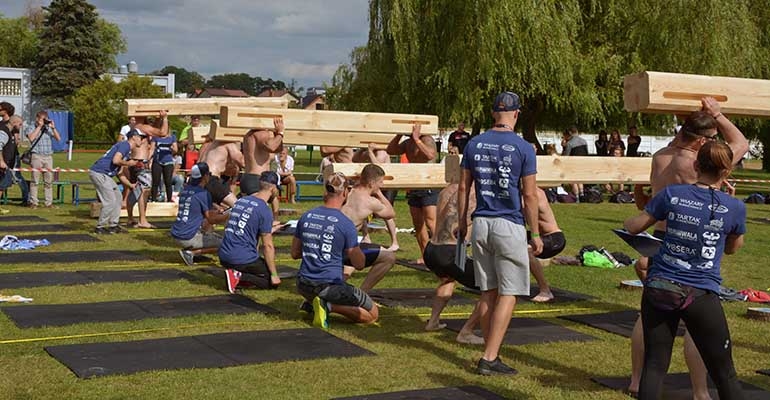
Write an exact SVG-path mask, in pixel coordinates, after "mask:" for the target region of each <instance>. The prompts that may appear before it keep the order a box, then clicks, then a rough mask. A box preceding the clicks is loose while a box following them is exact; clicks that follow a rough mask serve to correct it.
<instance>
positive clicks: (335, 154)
mask: <svg viewBox="0 0 770 400" xmlns="http://www.w3.org/2000/svg"><path fill="white" fill-rule="evenodd" d="M353 154H354V153H353V149H351V148H350V147H335V146H321V155H322V156H324V157H329V160H330V161H331V162H333V163H352V162H353Z"/></svg>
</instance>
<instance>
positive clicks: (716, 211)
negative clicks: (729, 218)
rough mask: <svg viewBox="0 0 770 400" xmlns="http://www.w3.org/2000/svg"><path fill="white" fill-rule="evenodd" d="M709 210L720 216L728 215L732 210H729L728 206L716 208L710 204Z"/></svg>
mask: <svg viewBox="0 0 770 400" xmlns="http://www.w3.org/2000/svg"><path fill="white" fill-rule="evenodd" d="M709 210H711V211H713V212H715V213H719V214H726V213H727V212H728V211H730V209H729V208H727V206H723V205H721V204H719V205H717V206H716V207H715V206H714V204H709Z"/></svg>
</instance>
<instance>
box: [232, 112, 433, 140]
mask: <svg viewBox="0 0 770 400" xmlns="http://www.w3.org/2000/svg"><path fill="white" fill-rule="evenodd" d="M219 114H220V120H221V122H222V126H226V127H228V128H254V129H273V118H276V117H281V118H283V123H284V129H285V130H287V131H289V130H294V131H331V132H353V133H380V134H386V135H394V134H397V133H402V134H411V132H412V126H413V125H414V124H421V125H422V126H421V130H420V132H421V133H422V134H424V135H436V134H438V117H437V116H435V115H415V114H389V113H368V112H353V111H325V110H299V109H285V110H284V109H281V110H278V109H264V108H259V107H234V106H225V107H222V110H221V111H220V113H219Z"/></svg>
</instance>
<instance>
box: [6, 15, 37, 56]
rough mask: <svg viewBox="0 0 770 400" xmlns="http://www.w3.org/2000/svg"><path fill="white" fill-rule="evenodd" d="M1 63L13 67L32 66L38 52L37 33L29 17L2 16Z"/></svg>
mask: <svg viewBox="0 0 770 400" xmlns="http://www.w3.org/2000/svg"><path fill="white" fill-rule="evenodd" d="M0 37H1V38H3V39H2V41H0V65H2V66H4V67H11V68H30V67H32V65H33V63H34V60H35V55H36V54H37V43H38V39H37V35H36V34H35V32H34V31H33V30H32V29H31V27H30V22H29V19H28V18H27V17H19V18H3V17H2V16H0Z"/></svg>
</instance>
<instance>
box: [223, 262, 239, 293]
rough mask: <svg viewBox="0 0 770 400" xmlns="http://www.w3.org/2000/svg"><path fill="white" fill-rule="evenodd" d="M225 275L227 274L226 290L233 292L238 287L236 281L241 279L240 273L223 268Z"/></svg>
mask: <svg viewBox="0 0 770 400" xmlns="http://www.w3.org/2000/svg"><path fill="white" fill-rule="evenodd" d="M225 275H226V276H227V290H229V291H230V293H232V294H235V288H237V287H238V282H240V281H241V273H240V272H239V271H236V270H234V269H229V268H228V269H226V270H225Z"/></svg>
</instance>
